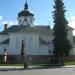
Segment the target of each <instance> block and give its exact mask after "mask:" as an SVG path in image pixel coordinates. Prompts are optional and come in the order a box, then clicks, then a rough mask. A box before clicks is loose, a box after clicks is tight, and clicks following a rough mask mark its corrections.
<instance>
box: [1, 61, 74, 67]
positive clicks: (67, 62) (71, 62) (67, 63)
mask: <svg viewBox="0 0 75 75" xmlns="http://www.w3.org/2000/svg"><path fill="white" fill-rule="evenodd" d="M64 64H65V65H75V61H66V62H65V63H64ZM23 65H24V64H0V66H23ZM29 65H31V66H42V65H48V64H29Z"/></svg>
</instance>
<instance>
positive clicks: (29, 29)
mask: <svg viewBox="0 0 75 75" xmlns="http://www.w3.org/2000/svg"><path fill="white" fill-rule="evenodd" d="M7 26H8V25H7V24H5V25H4V30H3V31H1V32H0V59H1V58H2V55H3V52H4V49H6V51H7V54H8V61H9V60H11V61H18V60H19V58H20V56H21V48H22V41H24V51H25V55H26V57H27V61H28V62H45V61H48V56H49V55H53V54H52V52H53V49H54V47H53V43H52V40H53V30H52V29H51V28H50V26H48V25H46V26H43V25H41V26H39V25H38V26H35V25H34V14H32V13H31V12H30V11H29V10H28V4H27V2H26V3H25V6H24V10H22V11H21V12H19V13H18V25H12V26H11V27H9V28H8V27H7ZM68 29H69V30H68V39H69V40H70V42H71V44H72V45H73V44H74V43H73V35H72V30H73V29H72V28H71V27H68ZM49 51H50V53H49ZM74 54H75V52H74V50H73V49H72V51H71V53H70V55H74ZM1 60H2V59H1Z"/></svg>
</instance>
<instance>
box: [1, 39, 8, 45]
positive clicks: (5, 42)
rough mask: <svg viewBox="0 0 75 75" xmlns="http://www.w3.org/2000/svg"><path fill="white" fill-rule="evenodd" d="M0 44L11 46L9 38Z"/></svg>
mask: <svg viewBox="0 0 75 75" xmlns="http://www.w3.org/2000/svg"><path fill="white" fill-rule="evenodd" d="M0 44H9V38H8V39H6V40H4V41H2V42H1V43H0Z"/></svg>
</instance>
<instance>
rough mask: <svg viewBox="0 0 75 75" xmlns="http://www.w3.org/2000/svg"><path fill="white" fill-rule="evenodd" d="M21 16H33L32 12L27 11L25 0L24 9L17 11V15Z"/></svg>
mask: <svg viewBox="0 0 75 75" xmlns="http://www.w3.org/2000/svg"><path fill="white" fill-rule="evenodd" d="M22 16H34V14H32V13H30V12H29V11H28V4H27V1H26V3H25V5H24V10H22V11H21V12H19V13H18V17H22Z"/></svg>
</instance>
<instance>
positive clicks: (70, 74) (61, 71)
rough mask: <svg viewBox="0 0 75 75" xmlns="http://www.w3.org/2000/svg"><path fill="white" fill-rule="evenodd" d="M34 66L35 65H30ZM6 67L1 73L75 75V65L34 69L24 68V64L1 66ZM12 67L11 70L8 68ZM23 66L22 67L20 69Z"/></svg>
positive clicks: (6, 74)
mask: <svg viewBox="0 0 75 75" xmlns="http://www.w3.org/2000/svg"><path fill="white" fill-rule="evenodd" d="M30 67H34V66H30ZM2 68H6V70H0V75H75V66H74V65H71V66H64V67H55V68H42V69H40V68H36V69H35V68H32V69H22V68H23V66H20V67H16V69H13V68H15V66H13V67H11V66H9V67H8V66H7V67H4V66H0V69H2ZM8 68H11V70H8ZM19 68H21V69H19Z"/></svg>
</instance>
